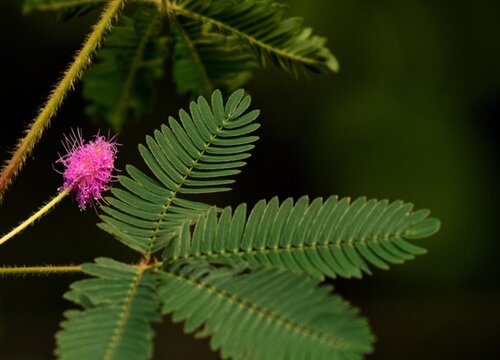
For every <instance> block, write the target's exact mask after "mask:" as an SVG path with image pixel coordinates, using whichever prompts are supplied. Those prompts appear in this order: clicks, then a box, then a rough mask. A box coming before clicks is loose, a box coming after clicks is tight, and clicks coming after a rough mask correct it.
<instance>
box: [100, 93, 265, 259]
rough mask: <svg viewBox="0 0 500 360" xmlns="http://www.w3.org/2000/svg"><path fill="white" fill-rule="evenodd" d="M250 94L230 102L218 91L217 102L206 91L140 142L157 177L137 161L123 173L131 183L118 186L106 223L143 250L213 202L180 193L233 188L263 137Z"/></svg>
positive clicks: (161, 243) (163, 243) (153, 248)
mask: <svg viewBox="0 0 500 360" xmlns="http://www.w3.org/2000/svg"><path fill="white" fill-rule="evenodd" d="M250 102H251V99H250V96H244V91H243V90H238V91H236V92H234V93H233V94H232V95H231V96H230V97H229V99H228V101H227V102H226V104H224V102H223V98H222V95H221V92H220V91H215V92H214V93H213V95H212V98H211V105H209V103H208V102H207V101H206V100H205V98H203V97H199V98H198V101H197V102H194V101H193V102H191V105H190V114H188V113H187V112H186V111H184V110H181V111H180V112H179V118H180V121H178V120H175V119H174V118H172V117H171V118H170V119H169V122H168V124H169V126H167V125H163V126H162V127H161V131H160V130H156V131H155V133H154V137H151V136H147V137H146V145H147V146H144V145H140V146H139V152H140V153H141V155H142V157H143V159H144V161H145V162H146V164H147V166H148V167H149V169H150V170H151V172H152V173H153V174H154V178H152V177H150V176H148V175H146V174H144V173H143V172H142V171H140V170H139V169H137V168H136V167H133V166H127V172H128V175H129V176H119V178H118V180H119V182H120V184H121V185H122V186H123V187H124V188H125V189H123V190H122V189H118V188H114V189H113V190H112V193H113V195H114V196H113V197H108V198H106V200H107V202H108V203H109V204H110V206H103V207H101V209H102V210H103V211H104V212H105V215H102V216H101V219H102V220H103V221H104V223H102V224H100V227H101V228H102V229H104V230H105V231H108V232H109V233H111V234H113V235H115V236H116V237H117V238H118V239H119V240H120V241H122V242H123V243H124V244H126V245H127V246H130V247H131V248H133V249H134V250H136V251H139V252H141V253H143V254H146V255H147V254H151V253H152V252H155V251H158V250H160V249H162V248H163V247H165V246H166V245H167V244H168V242H169V241H170V240H171V239H172V237H173V236H175V235H176V234H177V233H178V232H179V230H180V228H181V227H182V225H183V224H184V223H185V222H186V221H187V222H188V223H191V222H194V221H195V220H196V219H198V217H199V215H200V214H204V213H206V212H207V211H208V209H209V206H208V205H206V204H202V203H199V202H195V201H191V200H186V199H181V198H179V195H188V194H194V195H196V194H206V193H214V192H220V191H227V190H230V187H228V185H230V184H232V183H233V182H234V180H233V179H232V177H233V176H234V175H236V174H238V173H239V172H240V170H239V168H240V167H242V166H244V165H245V164H246V163H245V162H244V161H243V160H244V159H246V158H248V157H249V156H250V154H249V151H250V150H251V149H252V148H253V147H254V145H253V144H252V143H253V142H255V141H256V140H257V139H258V137H257V136H252V135H251V133H252V132H253V131H255V130H256V129H257V128H258V127H259V124H256V123H254V120H255V119H256V118H257V117H258V115H259V111H258V110H253V111H249V112H246V111H247V109H248V107H249V106H250Z"/></svg>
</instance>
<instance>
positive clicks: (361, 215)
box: [165, 196, 439, 278]
mask: <svg viewBox="0 0 500 360" xmlns="http://www.w3.org/2000/svg"><path fill="white" fill-rule="evenodd" d="M412 208H413V204H409V203H406V204H405V203H403V202H402V201H395V202H393V203H389V202H388V201H387V200H382V201H377V200H369V201H367V200H366V199H365V198H359V199H357V200H356V201H354V202H352V203H350V199H349V198H344V199H338V198H337V197H336V196H334V197H330V198H328V199H327V200H326V201H325V202H323V199H321V198H317V199H314V200H313V201H312V202H311V203H309V198H308V197H307V196H304V197H302V198H300V199H299V200H298V201H297V202H296V203H295V204H294V203H293V200H292V199H290V198H289V199H287V200H285V201H284V202H283V203H282V204H281V205H280V204H279V201H278V199H277V198H273V199H272V200H271V201H269V202H268V203H266V202H265V201H264V200H262V201H259V202H258V203H257V204H256V205H255V207H254V208H253V209H252V211H251V213H250V216H249V217H248V219H247V217H246V205H245V204H242V205H240V206H238V207H237V208H236V210H235V213H234V215H232V210H231V208H229V207H228V208H226V209H224V211H223V212H222V214H221V215H220V217H217V212H216V209H215V208H212V209H211V211H209V212H208V214H207V215H203V216H201V218H200V219H199V220H198V221H197V223H196V227H195V229H194V232H193V234H192V235H191V232H190V229H189V224H188V223H186V224H185V225H184V229H183V231H181V232H180V233H179V235H178V236H177V237H176V239H175V240H174V241H172V243H171V244H170V246H169V247H168V248H167V250H166V252H165V260H166V261H167V262H175V261H176V260H178V259H179V258H180V259H193V260H197V259H198V260H199V259H204V260H208V261H211V262H215V263H226V264H227V263H229V264H238V265H242V266H250V267H252V268H259V267H262V266H273V267H278V268H283V269H287V270H290V271H294V272H306V273H308V274H310V275H312V276H315V277H320V278H322V277H323V276H325V275H326V276H329V277H336V275H340V276H342V277H347V278H350V277H355V278H360V277H361V274H362V271H364V272H366V273H369V274H370V273H371V272H370V269H369V268H368V266H367V264H366V261H368V262H369V263H371V264H373V265H375V266H376V267H378V268H382V269H388V266H387V263H393V264H401V263H403V262H404V261H407V260H411V259H413V258H414V255H417V254H422V253H425V249H422V248H420V247H417V246H415V245H412V244H410V243H409V242H407V241H405V240H404V239H405V238H406V239H416V238H421V237H426V236H430V235H432V234H433V233H435V232H436V231H437V230H438V229H439V221H438V220H436V219H433V218H428V215H429V211H428V210H419V211H416V212H412Z"/></svg>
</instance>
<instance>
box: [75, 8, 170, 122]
mask: <svg viewBox="0 0 500 360" xmlns="http://www.w3.org/2000/svg"><path fill="white" fill-rule="evenodd" d="M160 19H161V17H160V14H159V12H158V11H157V10H156V9H153V8H149V7H140V8H138V9H137V11H136V12H135V14H134V16H133V18H128V17H126V16H121V17H120V23H119V24H118V25H117V26H115V27H114V28H113V31H112V32H111V34H110V35H109V37H108V38H107V39H106V41H105V44H104V47H103V48H102V49H101V50H100V51H99V52H98V53H97V61H96V64H94V66H92V67H91V68H90V69H89V70H88V71H87V73H86V74H85V76H84V77H83V96H84V98H85V99H87V100H88V101H90V104H89V105H88V106H87V109H86V113H87V114H88V115H89V116H91V117H92V118H94V119H96V120H98V121H102V120H105V121H106V122H107V123H109V124H110V125H111V127H112V128H113V129H114V130H115V131H118V130H120V128H121V127H122V125H123V123H124V122H126V121H128V120H132V119H137V118H138V117H139V116H140V115H141V114H142V113H145V112H148V111H150V110H151V108H152V106H153V103H154V99H155V88H154V80H155V79H157V78H160V77H161V76H162V75H163V66H164V60H165V58H166V56H167V39H166V37H163V36H160V30H161V26H160V25H161V21H160Z"/></svg>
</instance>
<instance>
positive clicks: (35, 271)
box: [0, 265, 82, 277]
mask: <svg viewBox="0 0 500 360" xmlns="http://www.w3.org/2000/svg"><path fill="white" fill-rule="evenodd" d="M81 272H82V268H81V267H80V265H64V266H54V265H47V266H19V267H18V266H13V267H7V266H5V267H0V277H5V276H24V275H41V276H43V275H54V274H74V273H81Z"/></svg>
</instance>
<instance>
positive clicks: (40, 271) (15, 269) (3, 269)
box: [0, 262, 162, 278]
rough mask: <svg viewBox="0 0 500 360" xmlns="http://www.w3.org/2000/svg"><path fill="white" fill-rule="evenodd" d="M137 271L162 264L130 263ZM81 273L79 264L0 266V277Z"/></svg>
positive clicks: (155, 267)
mask: <svg viewBox="0 0 500 360" xmlns="http://www.w3.org/2000/svg"><path fill="white" fill-rule="evenodd" d="M132 266H133V267H135V268H136V269H137V271H138V272H140V273H142V272H144V271H145V270H146V269H150V268H153V269H157V268H159V267H161V266H162V263H161V262H155V263H153V264H146V263H139V264H136V265H132ZM76 273H83V269H82V266H81V265H60V266H59V265H44V266H0V278H2V277H7V276H25V275H40V276H48V275H57V274H76Z"/></svg>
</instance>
